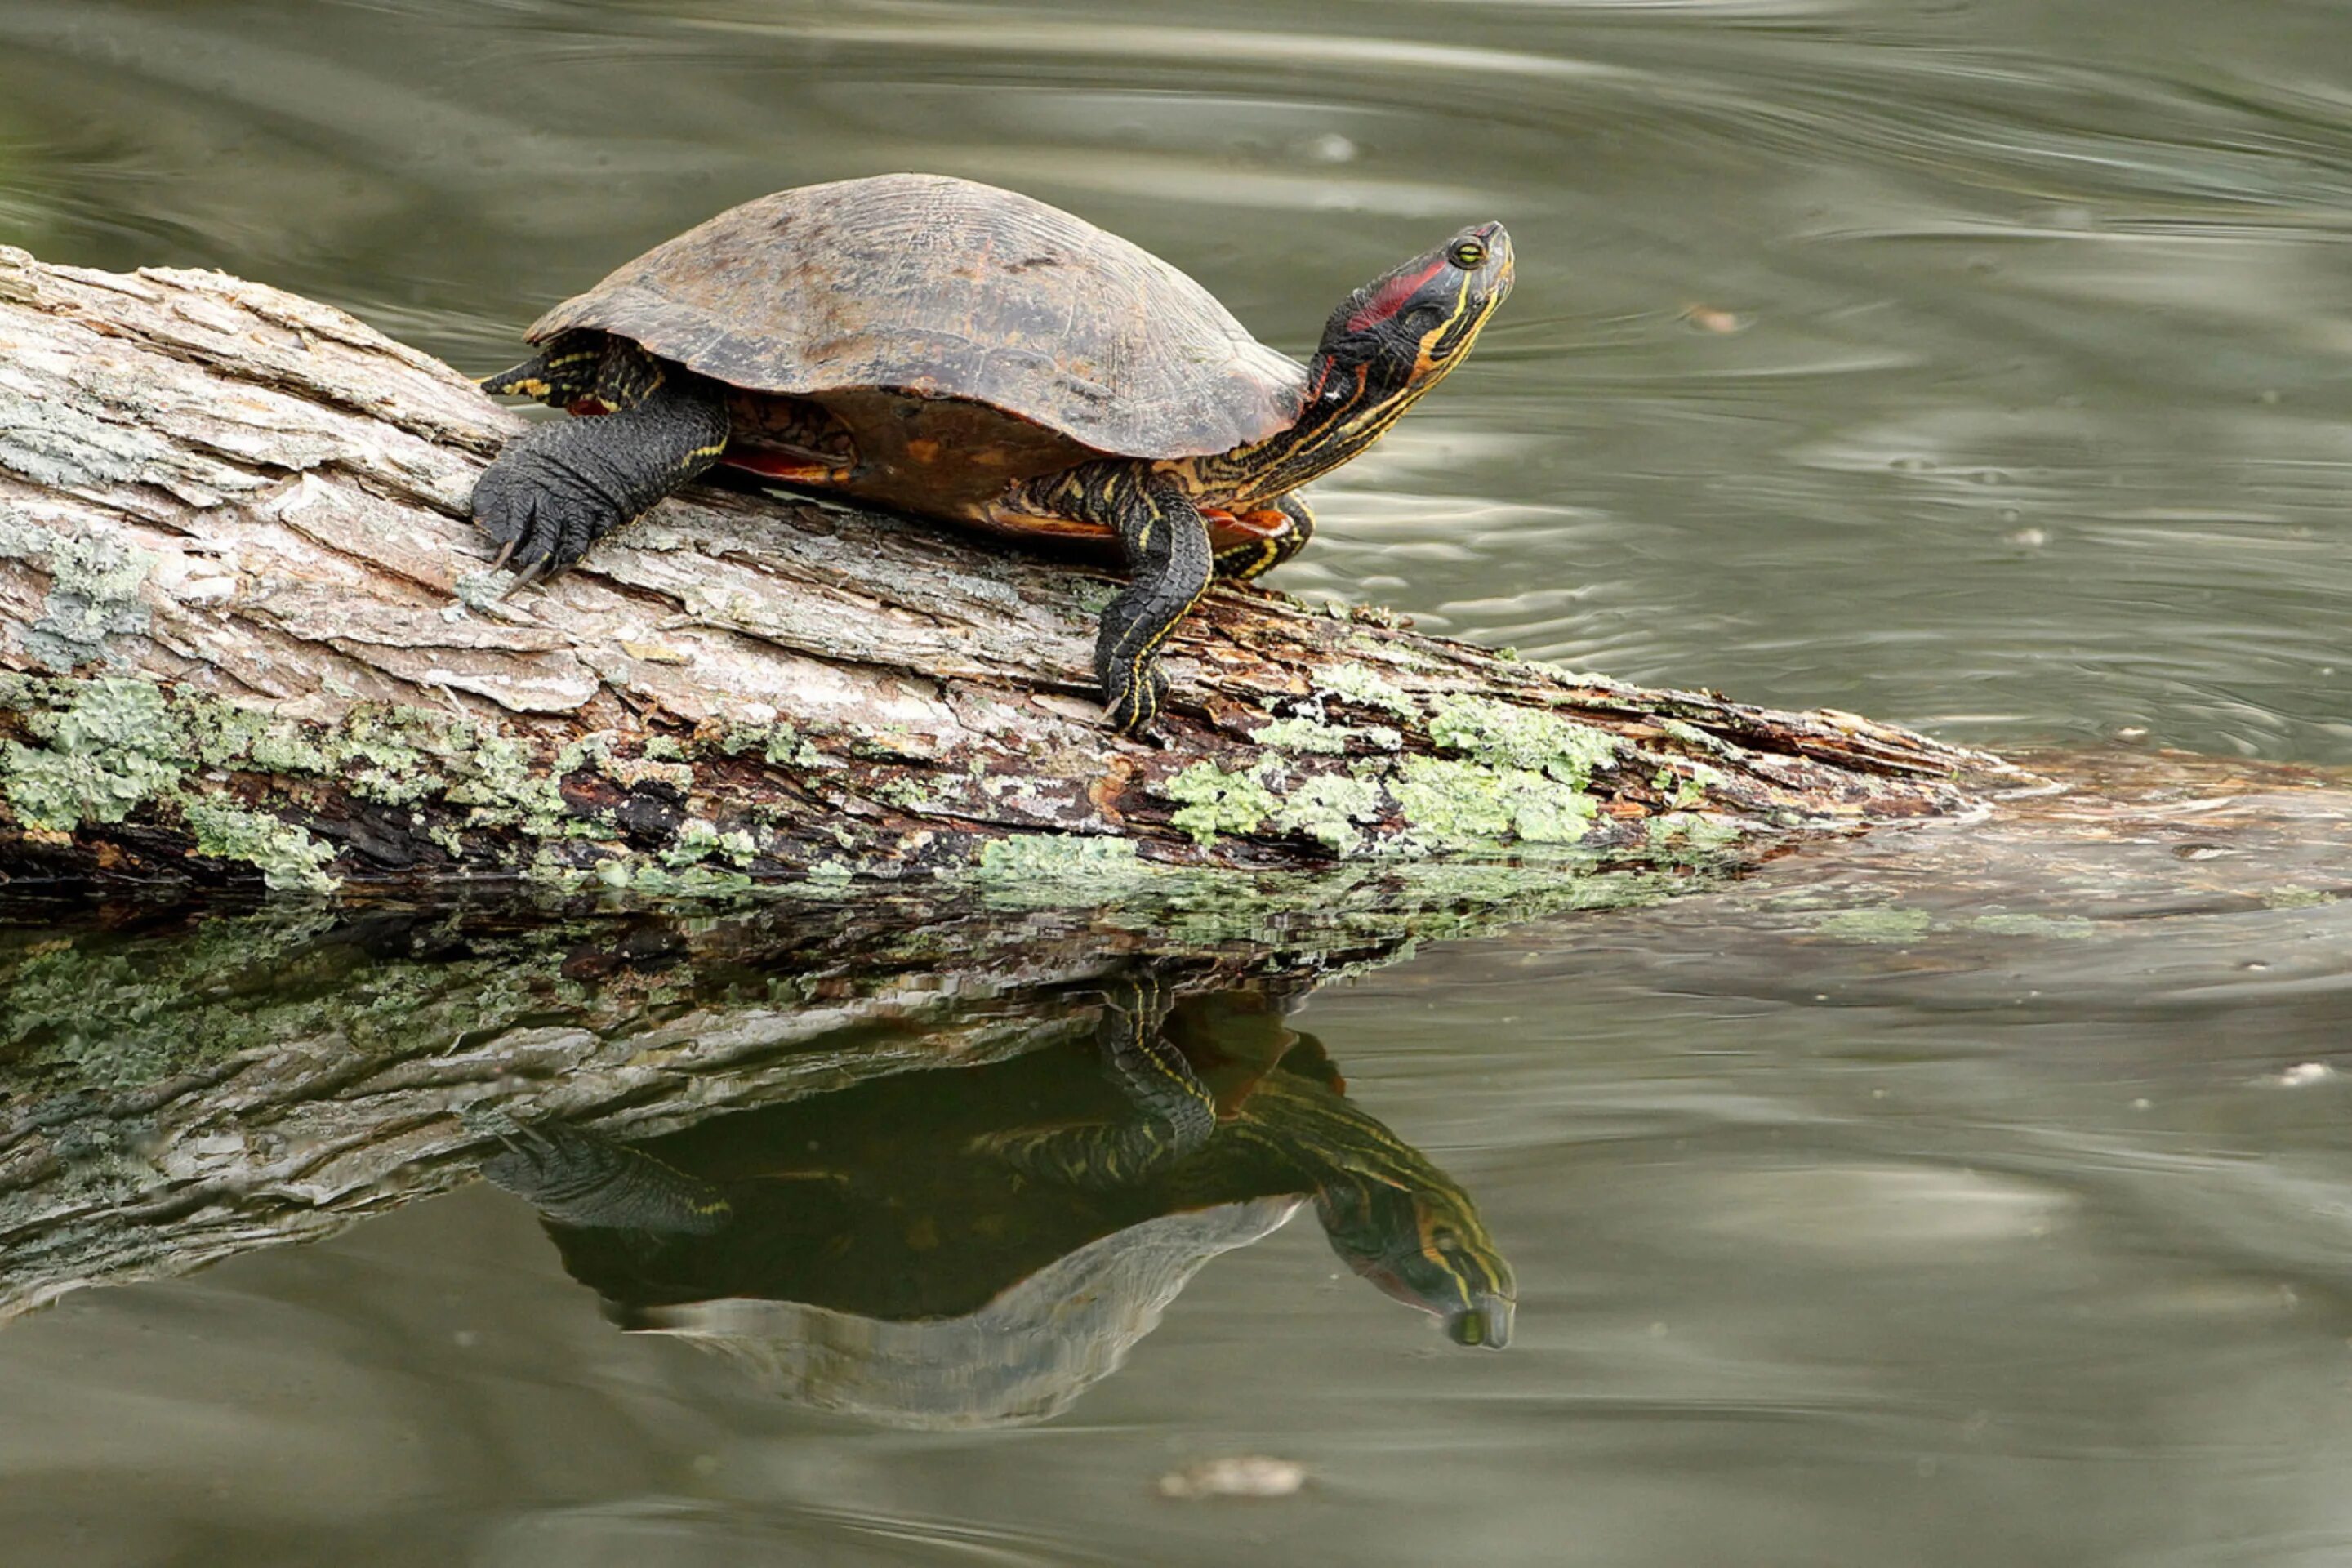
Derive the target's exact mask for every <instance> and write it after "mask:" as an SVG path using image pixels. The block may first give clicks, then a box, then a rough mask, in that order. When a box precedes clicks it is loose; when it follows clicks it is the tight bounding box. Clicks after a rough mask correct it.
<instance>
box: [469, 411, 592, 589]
mask: <svg viewBox="0 0 2352 1568" xmlns="http://www.w3.org/2000/svg"><path fill="white" fill-rule="evenodd" d="M556 428H561V426H557V427H556ZM534 434H536V433H534ZM610 510H611V508H610V506H609V504H608V503H606V502H605V501H604V498H603V497H601V496H599V495H597V494H595V493H594V492H593V490H590V489H587V488H586V487H584V486H583V485H581V484H580V483H579V482H578V481H577V480H576V479H575V478H574V477H573V476H572V473H571V472H570V471H569V470H568V469H566V468H562V467H561V466H559V465H556V464H553V463H551V462H549V461H547V460H546V459H545V458H544V457H543V456H542V455H541V453H539V452H538V451H536V450H535V449H534V448H533V444H532V441H531V437H529V436H526V437H522V438H521V439H520V440H518V441H516V442H514V443H513V444H512V445H510V446H509V447H508V448H507V449H506V451H505V452H503V453H501V454H500V455H499V460H498V461H497V462H495V463H492V464H491V465H490V466H489V468H487V469H486V470H484V472H483V474H482V477H481V479H479V480H478V481H477V482H476V483H475V486H474V499H473V512H474V521H475V523H476V524H477V525H478V526H479V527H480V529H481V531H483V532H484V533H485V534H487V535H488V536H489V539H490V542H492V543H493V544H496V545H497V546H498V547H499V552H498V554H497V556H496V557H495V558H493V559H492V561H491V563H490V570H492V571H493V572H495V571H497V570H499V568H500V567H504V566H511V567H512V568H513V569H514V573H515V579H514V581H513V582H511V583H509V584H507V586H506V587H505V588H504V589H503V590H502V591H501V592H500V594H499V597H501V598H503V597H505V596H506V595H509V594H511V593H513V592H514V591H515V590H516V589H518V588H520V587H522V586H524V585H525V584H530V583H534V582H537V581H538V580H539V579H541V578H542V577H549V576H552V575H554V574H557V573H559V572H562V571H563V570H564V569H565V568H566V567H569V566H571V565H572V563H575V562H577V561H578V560H579V559H580V557H581V556H582V555H583V554H585V553H586V552H587V550H588V546H589V545H590V544H592V543H593V542H595V540H596V539H597V538H598V537H599V536H600V535H602V534H605V533H609V532H611V531H612V530H613V529H614V527H615V526H617V525H618V523H619V522H620V521H622V520H620V519H618V518H613V517H608V516H607V515H605V514H606V513H607V512H609V511H610Z"/></svg>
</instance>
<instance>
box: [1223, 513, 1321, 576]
mask: <svg viewBox="0 0 2352 1568" xmlns="http://www.w3.org/2000/svg"><path fill="white" fill-rule="evenodd" d="M1235 515H1236V520H1237V521H1241V522H1243V523H1245V524H1247V525H1249V527H1250V529H1251V532H1252V535H1253V537H1251V538H1248V539H1245V540H1244V541H1243V542H1241V543H1239V544H1233V545H1228V546H1226V547H1225V548H1224V549H1223V550H1220V551H1218V552H1217V575H1218V576H1220V577H1222V578H1223V579H1225V580H1226V581H1227V582H1231V583H1246V582H1248V581H1250V579H1252V578H1254V577H1255V576H1257V575H1258V574H1261V573H1265V572H1271V571H1273V570H1274V569H1275V568H1276V567H1277V566H1279V565H1281V564H1282V563H1284V562H1286V561H1287V560H1289V559H1290V558H1291V557H1292V556H1294V555H1296V554H1297V553H1298V552H1300V551H1302V550H1304V549H1306V548H1307V541H1308V540H1310V539H1312V538H1314V537H1315V513H1314V512H1313V511H1311V510H1308V509H1307V503H1306V502H1305V501H1303V500H1299V499H1298V498H1297V496H1295V495H1289V496H1284V497H1282V498H1281V499H1280V500H1276V502H1275V503H1274V505H1273V507H1271V508H1269V509H1266V510H1260V511H1248V512H1240V513H1237V514H1235Z"/></svg>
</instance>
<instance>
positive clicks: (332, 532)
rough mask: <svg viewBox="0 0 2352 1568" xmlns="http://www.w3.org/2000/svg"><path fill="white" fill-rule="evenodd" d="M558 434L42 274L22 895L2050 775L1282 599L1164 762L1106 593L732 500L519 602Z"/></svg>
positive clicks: (1466, 824)
mask: <svg viewBox="0 0 2352 1568" xmlns="http://www.w3.org/2000/svg"><path fill="white" fill-rule="evenodd" d="M518 428H520V420H519V418H518V416H515V415H513V414H511V413H509V412H505V411H502V410H500V409H499V408H498V407H497V406H495V405H492V404H491V403H490V402H489V401H488V399H487V398H485V397H483V396H482V395H480V394H479V393H478V391H477V390H476V389H475V388H474V387H473V385H472V384H470V383H469V382H467V380H466V379H465V378H464V377H462V376H460V375H458V374H457V373H456V372H454V371H452V370H450V369H449V368H448V367H447V366H446V365H443V364H441V363H439V362H437V361H436V360H434V359H432V358H430V357H428V356H426V355H425V354H423V353H418V352H416V351H415V350H413V349H409V348H406V347H404V346H402V345H401V344H399V343H396V342H393V341H391V340H390V339H388V338H386V337H384V336H383V335H382V334H380V333H378V332H376V331H373V330H371V329H369V328H367V327H365V326H363V325H362V324H361V323H359V322H357V321H353V320H352V319H351V318H350V317H348V316H346V315H344V314H342V313H341V312H340V311H338V310H333V309H331V308H329V307H327V306H324V305H320V304H318V303H316V302H314V301H310V300H302V299H299V298H296V297H293V296H291V295H288V294H284V293H280V292H278V291H277V290H275V289H268V288H266V287H264V286H261V285H258V284H255V283H249V282H246V281H243V280H240V279H234V278H230V277H226V276H225V275H222V274H218V273H195V272H179V271H152V270H151V271H142V272H139V273H137V274H133V275H128V276H123V275H115V274H110V273H102V272H93V271H86V270H80V269H76V268H59V267H51V266H47V265H44V264H43V263H41V262H38V261H37V260H35V259H34V258H32V257H30V256H27V255H26V254H25V253H23V252H21V251H15V250H7V249H0V877H7V878H13V879H18V880H27V879H58V878H62V879H75V880H82V879H128V880H158V879H171V880H188V879H192V880H195V881H198V882H206V881H236V880H250V879H256V878H258V879H263V880H266V881H268V882H269V883H271V884H273V885H277V886H293V887H309V888H314V889H331V888H334V887H338V886H341V885H345V884H350V883H354V882H364V881H371V880H378V879H409V880H418V879H435V878H450V877H460V876H479V875H482V874H486V873H490V874H500V875H513V874H517V873H524V874H530V875H534V876H538V877H542V878H549V879H583V878H597V879H602V880H603V881H604V882H605V883H607V884H613V885H623V884H626V885H635V886H638V887H642V888H646V889H655V890H677V889H688V890H693V889H710V888H719V887H727V886H734V885H740V884H741V883H744V882H747V881H751V880H757V879H783V878H799V877H809V876H814V877H817V878H819V879H840V878H843V877H845V876H849V875H853V874H871V875H886V876H898V875H905V874H908V873H910V872H920V871H940V872H950V873H956V874H970V875H976V876H983V877H997V878H1001V879H1013V880H1017V881H1024V882H1025V881H1034V880H1036V879H1049V880H1050V879H1073V878H1075V879H1083V880H1086V881H1088V882H1090V883H1095V884H1101V883H1104V882H1106V881H1107V880H1108V881H1112V882H1115V881H1116V880H1117V879H1120V878H1127V877H1134V876H1141V875H1149V874H1150V873H1151V872H1152V871H1153V870H1154V868H1160V867H1169V866H1175V867H1187V866H1190V867H1217V868H1234V867H1241V868H1262V869H1268V868H1270V869H1314V868H1322V867H1328V865H1330V864H1331V863H1332V862H1334V861H1335V860H1370V861H1376V862H1378V863H1380V864H1381V865H1383V866H1388V867H1394V866H1397V865H1399V864H1402V863H1403V862H1405V861H1408V860H1422V859H1427V858H1472V859H1480V860H1486V861H1489V862H1492V861H1495V860H1497V859H1508V860H1513V861H1516V862H1519V863H1522V864H1524V863H1526V862H1528V861H1530V860H1533V861H1538V862H1543V863H1547V864H1549V863H1550V862H1555V861H1563V862H1564V861H1575V862H1578V863H1583V862H1588V861H1591V860H1593V859H1595V858H1598V859H1601V860H1605V861H1621V862H1626V861H1642V860H1657V859H1661V858H1666V859H1673V858H1691V857H1692V856H1694V855H1696V854H1699V853H1702V852H1706V853H1722V852H1726V851H1727V850H1733V849H1736V847H1738V846H1746V847H1762V846H1764V845H1766V844H1769V843H1773V842H1778V841H1780V840H1784V839H1785V838H1787V837H1788V836H1789V835H1790V834H1792V833H1801V832H1804V831H1809V830H1820V829H1848V828H1853V827H1855V826H1866V825H1869V824H1872V823H1876V822H1883V821H1888V820H1893V819H1899V818H1907V817H1918V816H1931V815H1939V814H1948V813H1952V812H1956V811H1959V810H1963V809H1966V808H1968V807H1969V806H1970V805H1973V804H1974V802H1975V799H1976V796H1977V795H1978V794H1979V793H1980V792H1982V791H1984V790H1987V789H1990V788H1995V787H1999V786H2001V785H2004V784H2014V783H2015V782H2017V781H2018V780H2019V778H2020V777H2021V775H2019V774H2017V773H2015V772H2014V771H2013V770H2009V769H2006V768H2005V767H2004V766H2003V765H2002V764H2000V763H1998V762H1997V761H1996V760H1995V759H1992V758H1990V757H1988V756H1985V755H1983V754H1981V753H1977V752H1967V751H1962V750H1958V749H1956V748H1952V747H1948V746H1944V745H1940V744H1938V743H1937V742H1933V741H1930V740H1927V739H1926V738H1925V737H1922V736H1919V735H1916V734H1913V733H1910V732H1908V731H1902V730H1898V729H1895V728H1892V727H1889V726H1885V725H1881V724H1874V723H1872V722H1869V721H1864V720H1862V719H1858V718H1855V717H1853V716H1851V715H1846V714H1840V713H1833V712H1814V713H1790V712H1776V711H1772V710H1765V709H1759V708H1753V707H1748V706H1745V705H1742V704H1739V703H1735V702H1731V701H1727V700H1723V699H1721V698H1719V697H1717V696H1715V695H1713V694H1710V693H1704V692H1684V691H1653V690H1643V689H1636V688H1633V687H1630V686H1626V685H1622V684H1620V683H1618V682H1615V681H1612V680H1609V679H1603V678H1600V677H1595V676H1588V675H1580V674H1575V673H1572V672H1569V671H1565V670H1561V669H1559V668H1555V667H1550V666H1547V665H1544V664H1540V663H1536V662H1530V661H1526V660H1521V659H1517V658H1511V657H1508V656H1506V655H1502V654H1497V653H1494V652H1490V651H1487V650H1485V649H1480V648H1476V647H1469V646H1466V645H1465V644H1461V643H1457V642H1449V641H1445V640H1442V639H1438V638H1433V637H1423V636H1419V635H1416V634H1415V633H1413V632H1412V630H1411V629H1410V628H1409V626H1406V625H1405V624H1404V623H1402V621H1400V620H1398V619H1397V618H1396V617H1393V616H1387V615H1383V614H1381V613H1379V612H1374V611H1364V610H1359V611H1356V612H1354V613H1352V614H1351V615H1349V616H1331V615H1326V614H1321V613H1317V612H1315V611H1312V610H1309V609H1307V608H1306V607H1304V606H1302V605H1297V604H1296V603H1293V602H1291V601H1289V600H1287V599H1285V598H1283V597H1282V596H1280V595H1269V594H1265V593H1264V592H1260V591H1254V590H1248V589H1239V588H1220V589H1217V590H1215V591H1213V592H1212V594H1211V595H1209V597H1208V598H1207V599H1206V600H1205V601H1204V602H1203V603H1202V605H1201V606H1200V608H1199V609H1198V610H1197V611H1196V612H1195V613H1194V614H1193V615H1192V616H1191V617H1190V618H1189V619H1188V620H1187V621H1186V623H1185V624H1184V626H1183V627H1182V628H1181V630H1180V631H1179V633H1178V634H1177V636H1176V637H1175V638H1174V640H1173V642H1172V643H1171V658H1170V661H1169V662H1170V673H1171V675H1172V677H1173V678H1174V681H1175V689H1174V695H1173V699H1172V704H1171V711H1170V712H1169V713H1168V715H1167V716H1166V718H1165V720H1164V722H1163V726H1162V732H1163V743H1161V744H1159V745H1152V744H1146V743H1141V742H1135V741H1129V740H1123V739H1119V738H1118V737H1115V736H1113V735H1111V734H1110V733H1108V731H1106V730H1105V728H1104V727H1103V724H1102V720H1101V712H1100V709H1099V708H1098V706H1097V703H1096V701H1095V699H1094V694H1093V679H1092V675H1091V673H1090V668H1089V658H1088V655H1089V650H1090V647H1091V643H1092V637H1093V633H1094V626H1095V622H1096V616H1097V613H1098V611H1099V609H1100V607H1101V605H1103V604H1104V603H1106V602H1107V601H1108V597H1109V595H1111V593H1112V592H1113V591H1114V584H1113V582H1112V581H1111V580H1110V579H1109V578H1108V577H1107V576H1105V575H1104V574H1100V573H1098V572H1097V571H1094V570H1092V569H1090V568H1084V567H1079V566H1076V565H1074V564H1071V563H1064V562H1054V561H1049V560H1041V559H1036V558H1032V557H1030V556H1027V555H1024V554H1020V553H1016V552H1006V551H1003V550H999V549H996V548H994V547H992V546H991V545H988V544H986V543H983V542H977V541H973V540H970V539H966V538H963V537H961V536H959V535H958V534H956V533H955V532H953V531H950V530H944V529H940V528H937V527H933V526H929V525H927V524H922V523H917V522H911V521H906V520H902V519H898V518H893V517H888V516H882V515H877V514H874V513H871V512H866V511H858V510H844V509H840V508H835V507H830V506H824V507H820V506H818V505H816V504H814V503H811V502H807V501H803V500H793V499H780V498H776V497H772V496H765V495H754V494H749V493H732V492H730V491H727V490H724V489H716V488H707V487H706V488H698V489H693V490H691V491H690V492H688V494H687V495H686V496H684V497H682V498H678V499H674V500H669V501H667V502H665V503H663V504H662V505H661V506H659V507H657V508H656V510H654V511H653V512H652V513H651V514H649V515H648V516H647V517H646V518H645V519H643V520H642V521H639V522H638V523H636V524H635V525H634V526H633V527H631V528H630V529H628V530H625V531H623V532H622V533H620V534H618V535H616V536H614V537H613V538H610V539H608V540H606V541H604V542H601V543H600V544H599V545H598V546H597V547H596V548H595V549H594V550H593V551H592V552H591V553H590V555H589V558H588V560H587V562H586V563H585V564H584V565H583V566H582V567H581V568H579V569H577V570H575V571H573V572H572V573H570V574H566V575H565V576H563V577H562V578H560V579H558V580H556V581H555V582H552V583H551V584H545V585H544V586H541V587H538V588H533V589H528V590H525V591H523V592H522V593H520V594H518V595H515V596H514V598H512V599H511V600H500V599H498V598H496V597H494V596H493V595H494V594H495V593H496V591H497V589H498V588H499V587H500V586H502V585H503V584H504V582H505V579H504V577H503V576H502V575H500V576H492V575H488V574H486V573H485V571H484V568H485V567H486V565H487V563H488V553H489V552H488V550H487V549H486V548H485V546H484V544H483V542H482V541H481V539H480V538H479V536H478V533H477V532H476V531H475V530H474V529H473V527H472V525H471V524H470V522H469V521H467V510H466V502H467V496H468V494H469V493H470V491H471V489H472V486H473V483H474V479H475V478H476V476H477V475H478V473H479V472H480V470H481V468H482V466H483V464H484V462H485V461H486V460H487V459H488V457H489V456H490V455H491V454H492V453H494V452H495V451H496V449H497V447H498V446H499V443H500V441H501V440H502V439H503V438H505V437H508V436H509V435H511V434H512V433H513V432H514V431H515V430H516V429H518Z"/></svg>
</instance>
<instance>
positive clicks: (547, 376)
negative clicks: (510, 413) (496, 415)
mask: <svg viewBox="0 0 2352 1568" xmlns="http://www.w3.org/2000/svg"><path fill="white" fill-rule="evenodd" d="M608 342H609V340H608V339H606V337H605V336H604V333H602V332H562V333H559V334H557V335H556V336H555V337H554V338H552V339H551V340H550V341H549V342H548V344H547V346H546V347H545V348H542V349H541V350H540V351H539V353H536V354H534V355H533V356H532V357H530V359H527V360H525V361H523V362H522V363H520V364H519V365H517V366H515V367H514V368H513V369H512V370H502V371H500V372H499V374H496V375H486V376H484V377H482V379H481V380H480V381H479V382H478V383H477V384H478V385H479V386H480V387H481V389H482V390H483V391H484V392H487V393H488V394H489V395H491V396H493V397H535V398H537V399H539V401H541V403H544V404H546V405H548V406H549V407H551V408H569V407H571V406H572V405H573V404H574V403H577V402H579V401H580V400H581V399H583V398H585V397H593V396H594V395H596V380H597V376H598V374H600V373H601V372H602V371H603V369H604V360H605V349H606V345H607V343H608Z"/></svg>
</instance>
